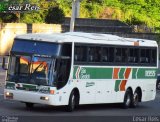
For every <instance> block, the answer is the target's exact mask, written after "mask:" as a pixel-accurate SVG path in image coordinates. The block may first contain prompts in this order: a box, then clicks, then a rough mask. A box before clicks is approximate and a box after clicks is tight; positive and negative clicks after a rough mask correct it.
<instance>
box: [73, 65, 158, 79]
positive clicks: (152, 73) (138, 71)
mask: <svg viewBox="0 0 160 122" xmlns="http://www.w3.org/2000/svg"><path fill="white" fill-rule="evenodd" d="M125 71H126V68H121V69H120V71H119V73H118V76H119V79H124V73H125ZM156 74H157V69H156V68H132V74H131V75H132V77H131V78H132V79H155V78H156V77H157V75H156ZM112 75H113V68H103V67H102V68H100V67H98V68H97V67H83V66H81V68H80V67H79V66H75V67H74V71H73V79H78V78H79V79H113V76H112Z"/></svg>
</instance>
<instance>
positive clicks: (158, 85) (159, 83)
mask: <svg viewBox="0 0 160 122" xmlns="http://www.w3.org/2000/svg"><path fill="white" fill-rule="evenodd" d="M156 88H157V90H160V81H157V84H156Z"/></svg>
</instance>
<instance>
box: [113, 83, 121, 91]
mask: <svg viewBox="0 0 160 122" xmlns="http://www.w3.org/2000/svg"><path fill="white" fill-rule="evenodd" d="M120 83H121V80H116V81H115V88H114V90H115V91H116V92H117V91H119V85H120Z"/></svg>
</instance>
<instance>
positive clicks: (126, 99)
mask: <svg viewBox="0 0 160 122" xmlns="http://www.w3.org/2000/svg"><path fill="white" fill-rule="evenodd" d="M131 101H132V93H131V91H130V90H129V89H128V90H127V91H126V93H125V95H124V101H123V108H125V109H126V108H129V107H130V105H131Z"/></svg>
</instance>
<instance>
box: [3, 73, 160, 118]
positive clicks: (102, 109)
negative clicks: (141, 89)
mask: <svg viewBox="0 0 160 122" xmlns="http://www.w3.org/2000/svg"><path fill="white" fill-rule="evenodd" d="M4 75H5V73H4V72H2V70H1V71H0V83H1V84H2V82H3V81H4ZM4 115H9V116H12V115H14V116H159V117H160V91H157V95H156V99H155V100H154V101H150V102H143V103H140V105H139V107H138V108H129V109H122V108H121V106H120V105H119V104H101V105H82V106H79V107H78V108H77V109H76V110H75V111H74V112H72V113H70V112H66V111H65V110H64V107H54V106H46V105H38V104H37V105H35V107H34V108H33V109H32V110H27V109H26V108H25V104H23V103H20V102H16V101H9V100H4V99H3V85H1V86H0V116H4Z"/></svg>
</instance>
